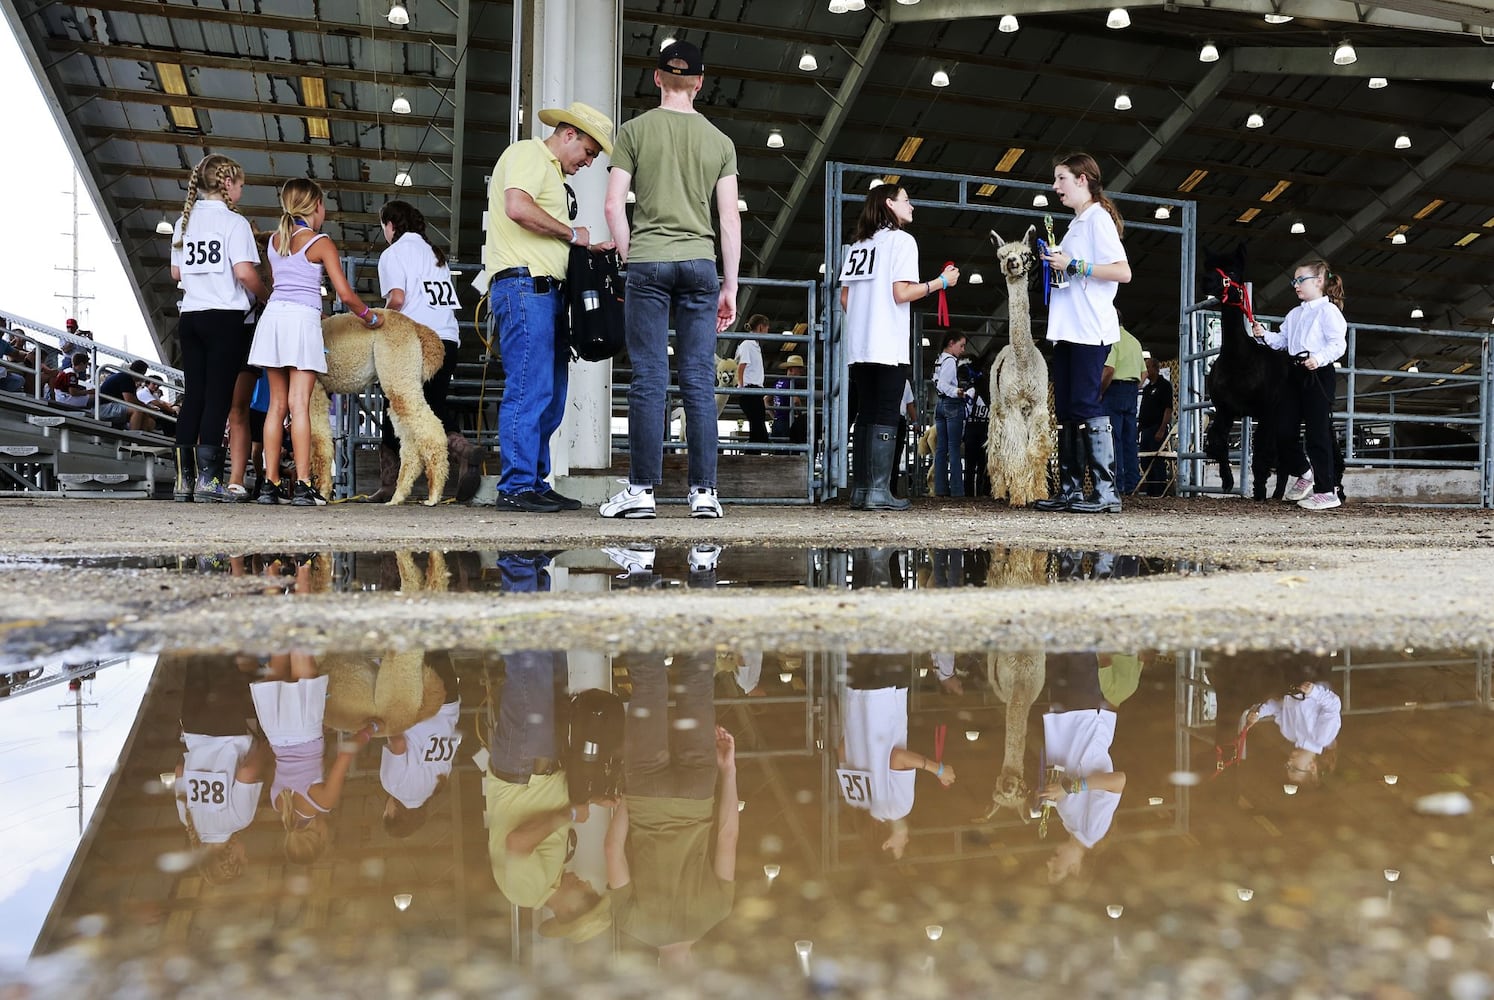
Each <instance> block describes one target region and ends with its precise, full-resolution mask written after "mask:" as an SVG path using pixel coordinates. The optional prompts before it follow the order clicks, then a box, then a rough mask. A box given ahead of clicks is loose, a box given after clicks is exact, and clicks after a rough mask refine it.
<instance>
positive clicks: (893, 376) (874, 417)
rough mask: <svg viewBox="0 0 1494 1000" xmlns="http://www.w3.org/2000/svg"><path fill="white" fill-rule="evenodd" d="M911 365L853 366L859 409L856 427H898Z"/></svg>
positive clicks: (855, 396)
mask: <svg viewBox="0 0 1494 1000" xmlns="http://www.w3.org/2000/svg"><path fill="white" fill-rule="evenodd" d="M908 370H909V366H908V365H874V364H869V363H865V362H858V363H857V364H853V365H851V366H850V374H851V396H852V399H853V400H854V402H855V407H856V420H855V422H856V427H857V428H858V433H859V428H862V427H864V428H866V433H867V434H868V435H869V434H870V433H871V428H873V427H896V426H897V421H898V417H899V415H900V414H899V411H900V410H901V409H902V402H903V386H904V384H906V383H907V381H908Z"/></svg>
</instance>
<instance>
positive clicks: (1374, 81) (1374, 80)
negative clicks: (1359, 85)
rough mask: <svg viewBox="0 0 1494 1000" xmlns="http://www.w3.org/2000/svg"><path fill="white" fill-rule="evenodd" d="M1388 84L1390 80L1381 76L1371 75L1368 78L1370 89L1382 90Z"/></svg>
mask: <svg viewBox="0 0 1494 1000" xmlns="http://www.w3.org/2000/svg"><path fill="white" fill-rule="evenodd" d="M1388 86H1390V81H1389V80H1387V79H1385V78H1384V77H1383V76H1372V77H1370V78H1369V89H1370V90H1384V89H1385V88H1386V87H1388Z"/></svg>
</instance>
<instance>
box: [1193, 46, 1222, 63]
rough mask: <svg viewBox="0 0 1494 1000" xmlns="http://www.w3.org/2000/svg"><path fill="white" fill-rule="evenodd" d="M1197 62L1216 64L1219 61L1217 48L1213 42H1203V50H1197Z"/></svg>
mask: <svg viewBox="0 0 1494 1000" xmlns="http://www.w3.org/2000/svg"><path fill="white" fill-rule="evenodd" d="M1198 61H1199V62H1218V61H1219V46H1217V45H1215V44H1214V43H1213V42H1204V43H1203V48H1201V49H1199V50H1198Z"/></svg>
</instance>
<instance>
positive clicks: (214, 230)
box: [171, 198, 259, 313]
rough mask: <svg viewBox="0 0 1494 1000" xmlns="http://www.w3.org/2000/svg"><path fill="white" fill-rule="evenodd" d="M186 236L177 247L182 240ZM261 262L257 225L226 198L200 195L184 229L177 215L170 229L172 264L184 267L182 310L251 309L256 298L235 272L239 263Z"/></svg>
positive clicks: (180, 269)
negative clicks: (256, 235)
mask: <svg viewBox="0 0 1494 1000" xmlns="http://www.w3.org/2000/svg"><path fill="white" fill-rule="evenodd" d="M178 240H180V241H181V244H182V245H181V246H180V247H178V246H177V245H176V244H177V241H178ZM246 262H247V263H250V264H258V263H259V247H258V245H256V244H255V242H254V230H252V229H251V228H250V227H249V220H248V219H246V218H244V217H243V216H242V215H240V214H239V213H237V212H235V211H234V210H233V209H231V208H229V207H228V205H227V204H225V203H224V202H221V201H218V200H217V199H213V198H199V199H197V201H196V202H195V203H194V204H193V205H192V218H191V219H189V220H188V222H187V230H186V232H185V233H183V232H182V220H181V218H180V217H178V218H177V220H176V225H175V226H174V227H172V234H171V266H172V267H175V268H176V269H177V270H178V271H179V272H180V273H181V276H182V278H181V281H180V283H179V287H180V288H181V290H182V300H181V303H180V308H181V311H182V312H184V313H186V312H206V311H207V310H209V309H235V310H238V311H239V312H248V311H249V309H250V307H252V306H253V305H254V299H253V298H252V297H251V296H250V295H249V292H248V290H247V289H245V288H244V286H243V285H241V284H239V279H238V278H237V277H235V276H234V273H233V267H234V265H235V264H243V263H246Z"/></svg>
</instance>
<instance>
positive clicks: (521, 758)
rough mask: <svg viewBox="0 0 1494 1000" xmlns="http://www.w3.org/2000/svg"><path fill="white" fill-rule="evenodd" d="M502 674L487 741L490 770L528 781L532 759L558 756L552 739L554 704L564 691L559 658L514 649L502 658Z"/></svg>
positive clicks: (556, 743)
mask: <svg viewBox="0 0 1494 1000" xmlns="http://www.w3.org/2000/svg"><path fill="white" fill-rule="evenodd" d="M504 659H505V661H506V663H507V670H506V674H505V679H504V682H503V694H502V696H501V698H500V699H499V702H498V718H497V720H496V722H495V723H494V725H493V732H492V739H490V740H489V741H488V746H489V747H490V748H491V749H490V750H489V753H490V754H491V758H490V760H489V763H488V766H489V768H491V769H492V771H493V772H494V773H495V774H497V775H499V776H500V777H503V776H505V775H507V776H508V778H509V779H513V778H523V779H524V780H525V781H527V780H528V778H529V776H530V775H531V774H533V773H534V761H535V758H537V757H544V758H546V759H549V760H555V759H556V758H558V757H559V756H560V749H559V741H558V740H557V739H556V734H555V701H556V698H557V697H559V695H560V693H561V692H563V691H564V690H565V683H566V661H565V654H564V653H557V652H553V651H551V650H533V649H526V650H520V651H518V652H515V653H509V654H508V655H507V656H505V657H504Z"/></svg>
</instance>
